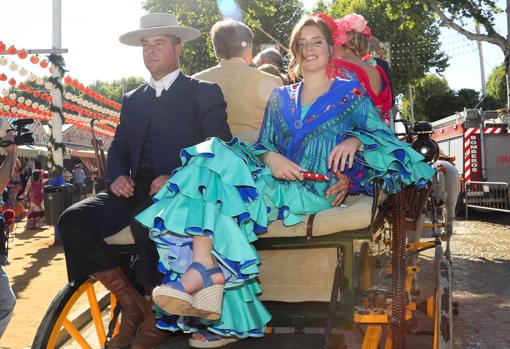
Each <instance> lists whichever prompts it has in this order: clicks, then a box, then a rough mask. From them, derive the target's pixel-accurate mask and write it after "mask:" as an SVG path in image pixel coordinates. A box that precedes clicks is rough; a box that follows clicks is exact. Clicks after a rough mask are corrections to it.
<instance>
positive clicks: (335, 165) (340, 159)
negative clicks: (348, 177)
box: [328, 137, 361, 173]
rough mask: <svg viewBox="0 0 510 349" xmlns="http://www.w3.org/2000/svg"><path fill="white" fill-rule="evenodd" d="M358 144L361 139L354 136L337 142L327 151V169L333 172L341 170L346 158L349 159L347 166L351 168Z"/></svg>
mask: <svg viewBox="0 0 510 349" xmlns="http://www.w3.org/2000/svg"><path fill="white" fill-rule="evenodd" d="M360 145H361V141H360V140H359V139H358V138H356V137H349V138H346V139H344V140H343V141H342V143H340V144H337V145H336V147H334V148H333V150H332V151H331V153H329V157H328V169H330V170H331V171H333V172H335V173H336V172H337V171H340V172H343V170H344V168H345V164H346V163H347V160H349V168H351V167H352V165H353V163H354V155H355V154H356V152H357V151H358V149H359V146H360Z"/></svg>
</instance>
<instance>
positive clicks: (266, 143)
mask: <svg viewBox="0 0 510 349" xmlns="http://www.w3.org/2000/svg"><path fill="white" fill-rule="evenodd" d="M278 91H279V89H275V90H274V91H273V93H272V94H271V97H269V101H268V102H267V105H266V110H265V112H264V121H263V122H262V128H261V129H260V133H259V138H258V140H257V142H256V143H255V144H254V145H253V147H254V149H255V155H262V154H264V153H266V152H268V151H273V152H278V148H279V146H278V145H281V141H280V137H281V134H279V132H278V126H277V119H278V118H279V114H280V103H279V98H280V96H279V92H278Z"/></svg>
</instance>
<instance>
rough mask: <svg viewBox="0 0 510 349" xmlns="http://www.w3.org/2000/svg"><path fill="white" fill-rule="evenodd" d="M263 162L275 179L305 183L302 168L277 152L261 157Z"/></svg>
mask: <svg viewBox="0 0 510 349" xmlns="http://www.w3.org/2000/svg"><path fill="white" fill-rule="evenodd" d="M260 158H261V160H262V161H263V162H264V164H266V166H267V167H269V169H270V170H271V173H272V174H273V177H275V178H278V179H284V180H287V181H303V180H304V178H303V175H302V174H301V171H302V169H301V167H300V166H299V165H298V164H296V163H294V162H292V161H290V160H289V159H287V158H286V157H285V156H283V155H281V154H279V153H276V152H272V151H270V152H267V153H265V154H263V155H261V156H260Z"/></svg>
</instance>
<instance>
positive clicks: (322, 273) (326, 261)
mask: <svg viewBox="0 0 510 349" xmlns="http://www.w3.org/2000/svg"><path fill="white" fill-rule="evenodd" d="M258 252H259V255H260V259H261V261H262V263H261V264H260V274H259V279H260V284H261V285H262V295H261V297H260V298H261V299H262V300H266V301H284V302H306V301H316V302H327V301H329V298H330V297H331V287H332V285H333V277H334V275H335V268H336V264H337V250H336V248H307V249H296V250H264V251H258Z"/></svg>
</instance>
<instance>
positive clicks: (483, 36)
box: [378, 0, 510, 109]
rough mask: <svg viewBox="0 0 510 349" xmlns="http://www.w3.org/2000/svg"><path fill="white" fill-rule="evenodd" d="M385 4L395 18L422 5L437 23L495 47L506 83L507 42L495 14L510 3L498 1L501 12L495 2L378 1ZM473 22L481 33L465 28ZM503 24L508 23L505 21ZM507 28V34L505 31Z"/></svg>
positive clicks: (509, 51) (509, 57)
mask: <svg viewBox="0 0 510 349" xmlns="http://www.w3.org/2000/svg"><path fill="white" fill-rule="evenodd" d="M378 1H381V2H387V4H388V8H389V9H390V11H391V12H392V13H393V14H395V15H397V16H400V15H406V13H408V11H409V9H412V8H414V7H416V6H425V7H426V9H427V12H426V13H429V12H430V10H432V11H433V12H434V13H435V15H436V17H437V18H439V21H440V23H441V24H443V25H446V26H448V27H450V28H452V29H454V30H455V31H457V32H458V33H460V34H462V35H464V36H465V37H467V38H468V39H470V40H476V41H485V42H488V43H491V44H494V45H497V46H498V47H499V48H500V49H501V51H502V52H503V54H504V55H505V63H504V67H505V74H506V77H505V80H506V81H505V83H506V84H507V85H508V83H509V82H510V69H509V68H510V42H509V40H507V39H506V38H505V36H504V35H501V34H499V33H498V32H497V30H496V23H495V15H497V14H499V13H502V12H507V15H508V12H509V11H510V1H509V0H506V1H501V2H503V3H505V4H506V9H504V10H503V9H501V8H500V7H498V5H497V1H495V0H476V1H473V0H425V1H423V2H421V1H415V0H378ZM473 21H474V22H477V23H479V24H480V26H481V28H482V31H481V33H476V32H475V31H472V30H470V29H468V28H469V27H468V26H467V23H468V22H473ZM507 23H509V24H510V22H509V21H507ZM509 29H510V28H509V27H507V32H508V31H509ZM508 93H509V89H508V88H507V95H506V96H505V99H506V104H507V108H509V109H510V94H508Z"/></svg>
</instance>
